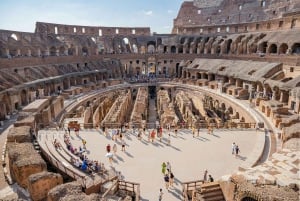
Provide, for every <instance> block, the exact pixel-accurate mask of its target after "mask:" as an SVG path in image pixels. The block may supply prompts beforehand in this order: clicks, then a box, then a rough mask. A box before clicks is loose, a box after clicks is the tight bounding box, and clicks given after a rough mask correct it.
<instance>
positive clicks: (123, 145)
mask: <svg viewBox="0 0 300 201" xmlns="http://www.w3.org/2000/svg"><path fill="white" fill-rule="evenodd" d="M121 144H122V151H125V140H124V139H123V140H122V141H121Z"/></svg>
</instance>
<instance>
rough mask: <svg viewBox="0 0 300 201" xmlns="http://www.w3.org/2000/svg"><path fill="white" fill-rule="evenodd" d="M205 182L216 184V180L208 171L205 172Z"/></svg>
mask: <svg viewBox="0 0 300 201" xmlns="http://www.w3.org/2000/svg"><path fill="white" fill-rule="evenodd" d="M207 175H208V177H207ZM203 182H204V183H206V182H214V178H213V177H212V176H211V175H210V174H208V171H207V170H205V171H204V175H203Z"/></svg>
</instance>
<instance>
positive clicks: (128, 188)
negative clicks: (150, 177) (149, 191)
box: [119, 180, 140, 201]
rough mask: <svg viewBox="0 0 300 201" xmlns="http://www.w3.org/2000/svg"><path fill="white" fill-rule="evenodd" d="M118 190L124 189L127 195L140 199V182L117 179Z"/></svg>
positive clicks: (137, 200)
mask: <svg viewBox="0 0 300 201" xmlns="http://www.w3.org/2000/svg"><path fill="white" fill-rule="evenodd" d="M119 191H125V193H126V194H127V195H131V196H133V197H134V198H135V199H134V200H135V201H139V200H140V184H138V183H134V182H129V181H124V180H119Z"/></svg>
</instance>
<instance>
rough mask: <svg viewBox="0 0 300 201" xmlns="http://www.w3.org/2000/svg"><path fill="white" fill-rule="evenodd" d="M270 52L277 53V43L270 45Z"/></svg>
mask: <svg viewBox="0 0 300 201" xmlns="http://www.w3.org/2000/svg"><path fill="white" fill-rule="evenodd" d="M269 53H270V54H276V53H277V45H275V44H272V45H270V47H269Z"/></svg>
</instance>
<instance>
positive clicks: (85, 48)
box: [81, 46, 89, 56]
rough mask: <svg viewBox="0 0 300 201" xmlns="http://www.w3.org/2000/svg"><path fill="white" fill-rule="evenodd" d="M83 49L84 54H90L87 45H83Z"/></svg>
mask: <svg viewBox="0 0 300 201" xmlns="http://www.w3.org/2000/svg"><path fill="white" fill-rule="evenodd" d="M81 51H82V55H83V56H86V55H89V50H88V48H87V47H85V46H84V47H82V48H81Z"/></svg>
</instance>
